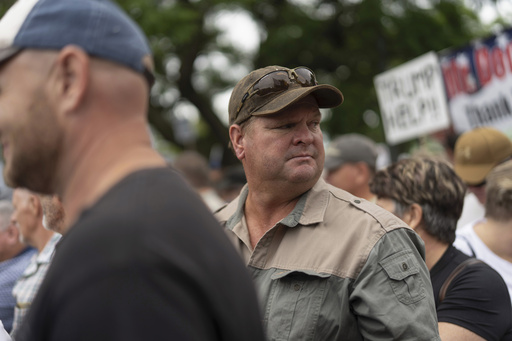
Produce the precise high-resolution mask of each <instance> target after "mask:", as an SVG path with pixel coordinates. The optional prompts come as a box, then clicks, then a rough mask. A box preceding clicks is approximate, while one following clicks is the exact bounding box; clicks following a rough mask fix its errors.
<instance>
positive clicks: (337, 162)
mask: <svg viewBox="0 0 512 341" xmlns="http://www.w3.org/2000/svg"><path fill="white" fill-rule="evenodd" d="M344 163H345V161H343V160H341V159H339V158H331V157H328V156H326V157H325V162H324V168H325V169H327V170H329V171H330V170H335V169H336V168H339V167H341V165H343V164H344Z"/></svg>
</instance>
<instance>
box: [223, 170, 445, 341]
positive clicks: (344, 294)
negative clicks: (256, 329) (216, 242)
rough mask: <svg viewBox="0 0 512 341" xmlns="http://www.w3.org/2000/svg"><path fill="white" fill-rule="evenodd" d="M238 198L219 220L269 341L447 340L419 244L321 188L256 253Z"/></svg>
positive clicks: (371, 211) (385, 218) (381, 214)
mask: <svg viewBox="0 0 512 341" xmlns="http://www.w3.org/2000/svg"><path fill="white" fill-rule="evenodd" d="M247 194H248V188H247V186H246V187H245V188H244V189H243V190H242V192H241V194H240V196H239V197H238V198H237V199H235V200H234V201H233V202H231V203H230V204H229V205H227V206H226V207H224V208H223V209H221V210H220V211H218V212H217V213H216V216H217V218H218V219H219V221H220V222H221V224H222V225H223V226H224V227H225V228H226V232H227V233H228V236H229V237H230V239H231V240H232V241H233V243H234V245H235V247H236V248H237V249H238V250H239V251H240V253H241V255H242V257H243V258H244V259H245V261H246V263H247V267H248V269H249V271H250V272H251V274H252V277H253V279H254V282H255V284H256V287H257V290H258V293H259V297H260V301H261V306H262V312H263V314H264V324H265V327H266V329H267V334H268V338H269V340H318V341H328V340H440V338H439V334H438V327H437V317H436V311H435V305H434V298H433V292H432V286H431V283H430V276H429V272H428V269H427V267H426V265H425V262H424V244H423V242H422V240H421V239H420V237H419V236H418V235H417V234H416V233H415V232H414V231H413V230H412V229H411V228H409V227H408V226H407V225H406V224H405V223H404V222H402V221H401V220H399V219H398V218H396V217H395V216H394V215H392V214H391V213H389V212H387V211H385V210H383V209H381V208H380V207H378V206H376V205H375V204H372V203H370V202H368V201H366V200H364V199H361V198H357V197H354V196H352V195H351V194H349V193H347V192H345V191H343V190H340V189H338V188H335V187H333V186H331V185H328V184H326V183H325V182H324V181H323V180H322V179H320V180H319V181H318V182H317V184H316V185H315V186H314V187H313V188H312V189H311V190H310V191H308V192H307V193H305V194H304V195H303V196H302V197H301V198H300V200H299V201H298V203H297V204H296V207H295V208H294V210H293V211H292V212H291V213H290V214H289V215H288V216H287V217H285V218H284V219H283V220H281V221H280V222H279V223H277V224H276V225H275V226H274V227H273V228H271V229H270V230H269V231H268V232H267V233H266V234H265V235H264V236H263V237H262V238H261V240H260V241H259V242H258V243H257V245H256V246H255V248H254V249H252V248H251V243H250V240H249V233H248V229H247V223H246V220H245V218H244V210H243V208H244V203H245V200H246V198H247Z"/></svg>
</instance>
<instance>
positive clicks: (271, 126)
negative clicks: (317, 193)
mask: <svg viewBox="0 0 512 341" xmlns="http://www.w3.org/2000/svg"><path fill="white" fill-rule="evenodd" d="M320 119H321V113H320V110H319V109H318V105H317V103H316V100H315V99H314V98H313V97H312V96H308V97H306V98H305V99H304V100H302V101H300V102H299V103H297V104H295V105H293V106H291V107H289V108H287V109H285V110H283V111H281V112H280V113H278V114H275V115H268V116H258V117H253V118H252V120H253V122H251V123H250V126H249V127H248V128H247V130H246V134H245V136H244V151H245V155H244V168H245V169H246V172H247V176H248V177H251V176H252V177H253V178H256V179H257V181H272V182H275V181H276V180H277V181H282V182H284V183H301V184H307V185H308V186H311V187H312V186H313V185H314V184H315V183H316V181H317V180H318V178H319V177H320V175H321V173H322V168H323V164H324V159H325V153H324V147H323V136H322V131H321V130H320Z"/></svg>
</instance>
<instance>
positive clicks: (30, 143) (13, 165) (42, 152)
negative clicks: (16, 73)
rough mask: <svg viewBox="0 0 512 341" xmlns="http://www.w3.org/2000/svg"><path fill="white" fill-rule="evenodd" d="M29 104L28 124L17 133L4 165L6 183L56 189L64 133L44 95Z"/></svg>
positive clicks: (47, 191)
mask: <svg viewBox="0 0 512 341" xmlns="http://www.w3.org/2000/svg"><path fill="white" fill-rule="evenodd" d="M36 97H39V98H38V99H37V98H36V99H35V100H34V102H33V103H32V105H31V106H30V107H29V113H28V117H29V119H28V120H27V122H26V126H25V127H23V128H22V129H21V131H18V134H16V135H17V136H15V137H14V139H16V142H15V143H13V145H12V146H11V157H10V160H6V165H5V167H4V170H3V173H4V179H5V183H6V184H7V185H8V186H10V187H11V188H16V187H23V188H27V189H29V190H31V191H34V192H37V193H44V194H52V193H54V191H55V178H56V170H57V163H58V159H59V155H60V149H61V148H62V137H61V136H62V133H61V132H60V130H59V127H58V124H57V121H56V118H55V116H54V115H53V114H52V111H51V109H50V107H49V106H48V105H47V104H46V103H45V102H44V100H43V99H42V98H41V96H36Z"/></svg>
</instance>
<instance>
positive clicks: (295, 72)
mask: <svg viewBox="0 0 512 341" xmlns="http://www.w3.org/2000/svg"><path fill="white" fill-rule="evenodd" d="M309 94H311V95H313V96H314V97H315V99H316V101H317V103H318V107H319V108H334V107H337V106H338V105H340V104H341V103H343V94H342V93H341V91H339V90H338V89H337V88H335V87H334V86H332V85H328V84H317V82H316V79H315V75H314V74H313V72H312V71H311V70H310V69H308V68H306V67H297V68H295V69H288V68H286V67H283V66H277V65H274V66H267V67H264V68H261V69H257V70H254V71H252V72H251V73H250V74H248V75H247V76H245V77H244V78H243V79H242V80H240V81H239V82H238V83H237V84H236V86H235V88H234V89H233V92H232V94H231V98H230V99H229V109H228V110H229V124H240V123H242V122H244V121H246V120H247V119H249V118H250V117H251V116H261V115H270V114H275V113H277V112H279V111H281V110H283V109H284V108H286V107H288V106H289V105H291V104H293V103H295V102H297V101H299V100H300V99H302V98H304V97H306V96H308V95H309Z"/></svg>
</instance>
